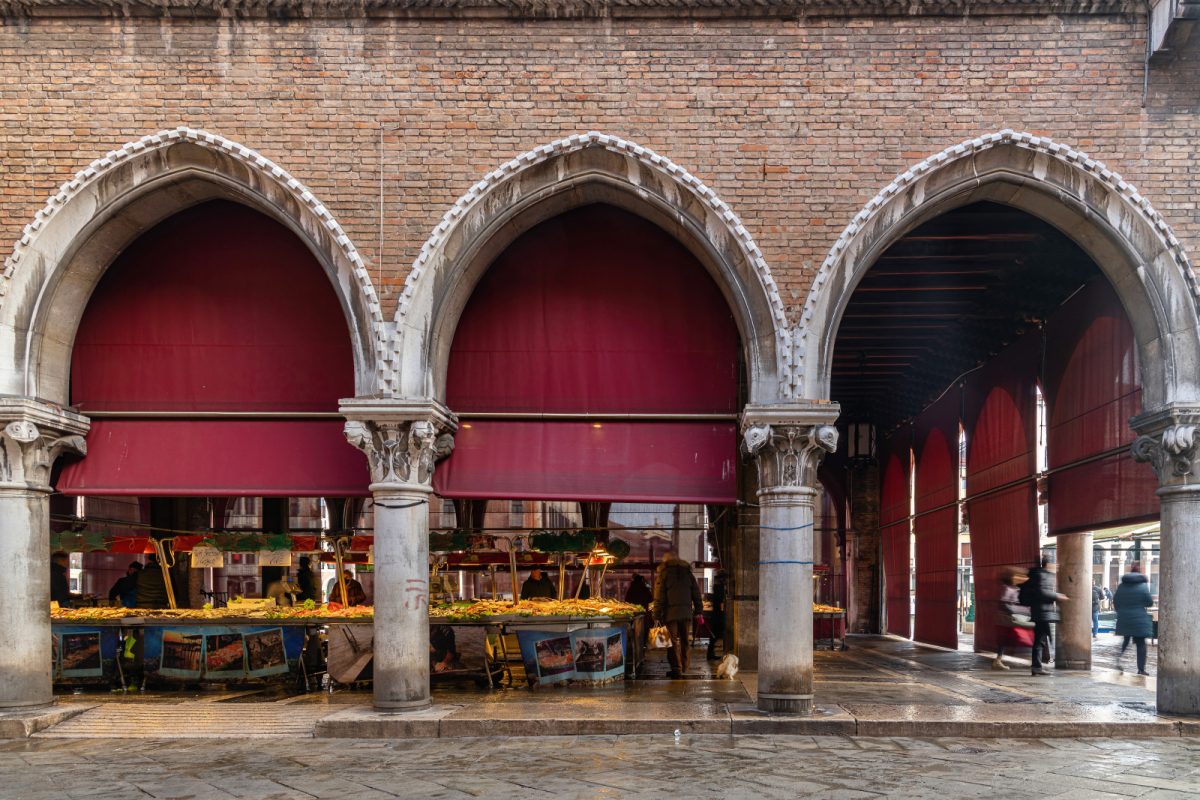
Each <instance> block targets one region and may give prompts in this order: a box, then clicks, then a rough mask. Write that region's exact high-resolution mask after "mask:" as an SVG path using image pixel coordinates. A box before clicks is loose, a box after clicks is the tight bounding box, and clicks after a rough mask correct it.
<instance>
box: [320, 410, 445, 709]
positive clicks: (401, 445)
mask: <svg viewBox="0 0 1200 800" xmlns="http://www.w3.org/2000/svg"><path fill="white" fill-rule="evenodd" d="M342 413H344V414H345V415H346V416H347V418H348V420H349V421H348V422H347V423H346V438H347V439H348V440H349V442H350V443H351V444H352V445H354V446H355V447H357V448H358V449H360V450H362V451H363V452H364V453H366V455H367V461H368V462H369V464H370V468H371V494H372V497H373V498H374V513H375V645H374V648H375V659H374V667H373V675H374V693H375V697H374V704H375V707H376V708H377V709H380V710H382V711H412V710H416V709H420V708H424V707H426V706H428V705H429V703H430V699H429V499H430V497H431V495H432V492H433V489H432V479H433V468H434V464H435V462H436V461H437V460H438V459H439V458H442V457H444V456H446V455H449V453H450V450H451V449H452V448H453V446H454V438H453V434H452V431H453V430H454V428H455V420H454V417H453V416H452V415H451V414H450V413H449V412H448V411H447V410H446V409H445V408H444V407H442V406H440V405H438V404H436V403H433V402H417V403H397V404H394V405H393V404H385V403H384V402H383V401H368V402H365V403H359V402H348V403H343V405H342Z"/></svg>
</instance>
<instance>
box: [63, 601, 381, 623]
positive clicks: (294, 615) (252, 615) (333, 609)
mask: <svg viewBox="0 0 1200 800" xmlns="http://www.w3.org/2000/svg"><path fill="white" fill-rule="evenodd" d="M374 613H375V609H374V608H373V607H371V606H341V605H338V604H337V603H330V604H328V605H317V604H316V603H313V602H312V601H307V602H305V603H303V604H301V605H298V606H267V607H261V608H252V609H245V610H242V609H236V610H235V609H229V608H211V607H206V608H121V607H116V608H113V607H106V608H55V609H51V611H50V619H52V620H54V621H55V622H100V621H105V620H119V619H127V618H131V617H136V618H145V619H180V620H212V621H214V622H220V621H221V620H225V619H370V618H371V617H372V616H374Z"/></svg>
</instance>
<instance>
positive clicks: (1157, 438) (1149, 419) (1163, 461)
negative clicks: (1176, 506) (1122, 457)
mask: <svg viewBox="0 0 1200 800" xmlns="http://www.w3.org/2000/svg"><path fill="white" fill-rule="evenodd" d="M1131 422H1132V424H1133V427H1134V429H1135V430H1137V431H1138V433H1139V434H1141V435H1139V436H1138V437H1137V438H1136V439H1134V441H1133V445H1132V446H1131V448H1130V449H1131V451H1132V453H1133V459H1134V461H1141V462H1145V463H1148V464H1149V465H1150V466H1151V467H1152V468H1153V469H1154V473H1155V474H1156V475H1157V476H1158V482H1159V485H1161V486H1164V487H1168V486H1183V485H1187V484H1191V483H1194V482H1196V471H1197V464H1198V456H1200V435H1198V432H1200V408H1184V407H1180V406H1176V405H1172V406H1168V407H1167V408H1164V409H1161V410H1159V411H1155V412H1150V413H1146V414H1142V415H1140V416H1138V417H1135V418H1134V419H1133V420H1132V421H1131Z"/></svg>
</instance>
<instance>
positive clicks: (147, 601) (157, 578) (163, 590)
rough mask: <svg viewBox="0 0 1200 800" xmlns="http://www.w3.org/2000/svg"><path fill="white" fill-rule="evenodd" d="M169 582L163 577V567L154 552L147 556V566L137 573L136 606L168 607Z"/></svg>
mask: <svg viewBox="0 0 1200 800" xmlns="http://www.w3.org/2000/svg"><path fill="white" fill-rule="evenodd" d="M169 605H170V601H169V600H168V599H167V582H166V581H165V580H164V579H163V573H162V567H160V566H159V565H158V557H157V556H155V555H154V554H153V553H151V554H150V555H148V556H146V567H145V569H143V570H142V571H141V572H139V573H138V575H137V600H136V606H135V607H136V608H166V607H167V606H169Z"/></svg>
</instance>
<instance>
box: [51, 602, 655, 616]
mask: <svg viewBox="0 0 1200 800" xmlns="http://www.w3.org/2000/svg"><path fill="white" fill-rule="evenodd" d="M644 610H645V609H643V608H642V607H641V606H637V605H632V604H630V603H622V602H621V601H620V600H606V599H604V598H595V599H591V600H522V601H521V602H519V603H517V604H515V605H514V604H513V603H511V602H509V601H507V600H479V601H477V602H474V603H442V604H435V605H433V606H431V607H430V609H429V616H430V617H433V618H436V619H439V620H445V621H447V622H473V621H477V620H483V619H487V618H488V617H492V616H498V615H502V614H503V615H509V616H517V617H550V616H564V617H631V616H633V615H634V614H640V613H642V612H643V611H644ZM374 614H375V609H374V608H373V607H371V606H346V607H343V606H340V605H338V604H337V603H330V604H328V605H317V604H316V603H312V602H311V601H309V602H306V603H303V604H301V605H298V606H276V607H269V606H268V607H263V608H252V609H245V610H242V609H237V610H234V609H229V608H176V609H170V608H121V607H116V608H113V607H101V608H55V609H52V610H51V611H50V619H52V620H54V621H56V622H101V621H105V620H108V621H112V620H120V619H128V618H145V619H179V620H211V621H213V622H220V621H221V620H224V619H335V620H336V619H371V618H372V617H373V616H374Z"/></svg>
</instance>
